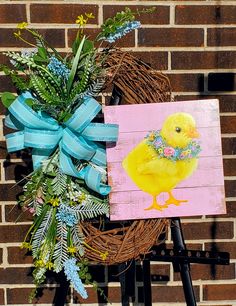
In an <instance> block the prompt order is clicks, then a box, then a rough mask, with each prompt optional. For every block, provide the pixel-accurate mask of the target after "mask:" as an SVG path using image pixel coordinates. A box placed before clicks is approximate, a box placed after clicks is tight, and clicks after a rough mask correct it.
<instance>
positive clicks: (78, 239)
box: [71, 225, 84, 257]
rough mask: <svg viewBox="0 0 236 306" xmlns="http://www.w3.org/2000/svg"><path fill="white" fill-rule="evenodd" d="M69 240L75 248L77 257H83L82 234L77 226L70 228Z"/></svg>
mask: <svg viewBox="0 0 236 306" xmlns="http://www.w3.org/2000/svg"><path fill="white" fill-rule="evenodd" d="M71 238H72V242H73V245H74V246H75V247H76V249H77V251H78V253H79V255H80V256H81V257H82V256H83V255H84V246H83V241H84V234H83V233H82V231H81V230H80V228H79V226H78V225H75V226H73V227H72V228H71Z"/></svg>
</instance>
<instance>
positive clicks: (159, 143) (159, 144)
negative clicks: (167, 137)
mask: <svg viewBox="0 0 236 306" xmlns="http://www.w3.org/2000/svg"><path fill="white" fill-rule="evenodd" d="M153 144H154V146H155V147H160V146H161V145H162V141H161V139H160V138H158V139H157V140H155V141H154V143H153Z"/></svg>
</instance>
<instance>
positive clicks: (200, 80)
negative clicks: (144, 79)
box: [167, 73, 204, 92]
mask: <svg viewBox="0 0 236 306" xmlns="http://www.w3.org/2000/svg"><path fill="white" fill-rule="evenodd" d="M167 76H168V77H169V79H170V84H171V87H172V91H183V92H184V91H186V92H187V91H203V90H204V75H203V74H200V73H196V74H194V73H191V74H187V73H181V74H167Z"/></svg>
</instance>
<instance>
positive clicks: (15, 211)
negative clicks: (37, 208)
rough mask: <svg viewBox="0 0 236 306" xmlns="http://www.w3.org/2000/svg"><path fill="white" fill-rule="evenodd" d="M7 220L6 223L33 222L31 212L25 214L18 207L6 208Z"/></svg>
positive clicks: (8, 206)
mask: <svg viewBox="0 0 236 306" xmlns="http://www.w3.org/2000/svg"><path fill="white" fill-rule="evenodd" d="M5 220H6V222H16V221H17V222H18V223H19V222H26V221H32V220H33V216H32V214H30V213H29V212H23V210H22V209H21V208H20V207H19V206H18V205H6V206H5Z"/></svg>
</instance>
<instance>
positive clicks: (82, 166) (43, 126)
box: [5, 92, 118, 195]
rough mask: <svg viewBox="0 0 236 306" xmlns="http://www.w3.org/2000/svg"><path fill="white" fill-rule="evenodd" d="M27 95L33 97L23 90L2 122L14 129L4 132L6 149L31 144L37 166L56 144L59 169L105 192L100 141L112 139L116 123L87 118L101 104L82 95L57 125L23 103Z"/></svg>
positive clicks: (94, 188) (97, 110) (96, 111)
mask: <svg viewBox="0 0 236 306" xmlns="http://www.w3.org/2000/svg"><path fill="white" fill-rule="evenodd" d="M28 98H31V99H35V98H34V97H33V96H32V95H31V93H30V92H25V93H23V94H21V95H20V96H18V97H17V98H16V100H15V101H14V102H13V103H12V104H11V106H10V107H9V108H8V110H9V114H8V115H7V116H6V119H5V125H6V126H8V127H10V128H12V129H15V130H17V131H16V132H14V133H11V134H8V135H6V143H7V149H8V152H13V151H18V150H22V149H24V148H26V147H31V148H33V150H32V160H33V165H34V169H37V168H38V167H40V165H41V162H42V161H43V160H45V159H47V158H48V157H49V156H50V155H51V154H52V153H53V152H54V151H55V149H56V148H57V147H58V146H59V167H60V169H61V171H62V172H63V173H65V174H68V175H71V176H74V177H77V178H80V179H83V180H84V181H85V182H86V184H87V186H88V187H89V188H91V189H92V190H94V191H96V192H98V193H100V194H102V195H107V194H108V193H109V192H110V187H109V186H107V185H105V184H104V183H103V172H104V167H105V166H106V152H105V148H104V147H103V146H102V145H101V144H100V142H101V141H102V142H107V141H112V142H114V141H116V140H117V137H118V126H117V125H116V124H103V123H92V122H91V121H92V120H93V119H94V117H95V116H96V115H97V114H98V113H99V112H100V110H101V105H100V104H99V103H98V102H97V101H96V100H95V99H93V98H92V97H85V98H84V100H83V103H82V104H81V105H80V106H79V107H78V108H77V110H76V111H75V113H74V114H73V115H72V116H71V118H70V119H69V120H67V121H66V122H65V123H64V124H63V125H60V124H59V123H58V122H57V121H56V120H55V119H53V118H51V117H50V116H48V115H47V114H44V113H41V112H35V111H34V110H33V109H32V108H31V107H29V106H28V105H27V104H26V103H25V100H26V99H28ZM75 164H76V166H75Z"/></svg>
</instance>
